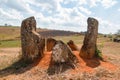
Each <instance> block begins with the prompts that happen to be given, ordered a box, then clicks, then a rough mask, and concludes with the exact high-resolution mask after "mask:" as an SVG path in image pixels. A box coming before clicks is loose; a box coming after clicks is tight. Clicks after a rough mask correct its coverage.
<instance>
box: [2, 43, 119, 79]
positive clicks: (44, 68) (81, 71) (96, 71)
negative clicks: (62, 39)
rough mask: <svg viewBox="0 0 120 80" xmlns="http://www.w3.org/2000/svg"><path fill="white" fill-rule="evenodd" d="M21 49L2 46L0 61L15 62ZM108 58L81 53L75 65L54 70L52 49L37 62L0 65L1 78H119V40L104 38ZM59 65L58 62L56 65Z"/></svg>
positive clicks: (105, 55)
mask: <svg viewBox="0 0 120 80" xmlns="http://www.w3.org/2000/svg"><path fill="white" fill-rule="evenodd" d="M20 53H21V49H20V48H0V64H2V65H4V66H3V67H7V66H6V65H5V64H9V65H12V63H13V62H15V61H17V60H18V58H19V55H20ZM102 53H103V55H104V58H105V60H106V61H105V62H103V61H100V60H98V59H92V60H87V59H86V60H85V59H82V58H80V57H79V52H78V51H74V54H75V55H76V57H77V58H78V64H77V65H76V68H74V69H73V68H69V69H68V68H62V71H61V72H60V73H57V74H56V73H53V72H54V70H57V69H54V68H51V67H50V59H51V52H45V56H44V57H43V58H42V59H41V60H40V61H36V63H34V64H31V65H29V66H27V67H25V68H20V69H8V70H3V69H2V66H0V67H1V68H0V80H119V78H120V43H113V42H105V43H104V47H103V49H102ZM57 67H59V66H57Z"/></svg>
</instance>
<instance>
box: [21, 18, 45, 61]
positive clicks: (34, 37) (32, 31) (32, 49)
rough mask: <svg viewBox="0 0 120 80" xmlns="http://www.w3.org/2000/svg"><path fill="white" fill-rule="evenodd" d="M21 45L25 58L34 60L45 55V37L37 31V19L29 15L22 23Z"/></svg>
mask: <svg viewBox="0 0 120 80" xmlns="http://www.w3.org/2000/svg"><path fill="white" fill-rule="evenodd" d="M21 46H22V57H23V59H24V60H34V59H35V58H37V57H42V56H43V51H44V46H45V39H42V38H41V36H40V35H39V34H38V33H37V32H36V20H35V18H34V17H29V18H27V19H25V20H23V21H22V24H21Z"/></svg>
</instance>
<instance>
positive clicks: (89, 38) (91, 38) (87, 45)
mask: <svg viewBox="0 0 120 80" xmlns="http://www.w3.org/2000/svg"><path fill="white" fill-rule="evenodd" d="M87 23H88V28H87V33H86V34H85V38H84V42H83V46H82V48H81V50H80V56H81V57H83V58H93V57H94V56H95V55H96V53H95V51H96V49H97V46H96V42H97V35H98V21H97V20H96V19H94V18H88V20H87Z"/></svg>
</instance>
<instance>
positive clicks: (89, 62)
mask: <svg viewBox="0 0 120 80" xmlns="http://www.w3.org/2000/svg"><path fill="white" fill-rule="evenodd" d="M73 52H74V54H75V55H76V57H77V59H78V63H77V66H76V69H72V70H70V72H72V73H73V74H74V73H77V72H88V73H93V72H95V68H97V67H103V68H105V69H106V70H110V71H114V70H116V69H117V66H115V65H114V64H112V63H110V62H107V61H105V62H104V61H100V60H99V59H96V58H94V59H82V58H81V57H79V52H78V51H73ZM50 60H51V52H45V55H44V57H43V58H42V59H41V60H40V61H39V62H36V63H35V64H36V65H37V66H39V67H40V68H43V69H48V67H49V65H50Z"/></svg>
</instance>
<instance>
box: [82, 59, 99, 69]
mask: <svg viewBox="0 0 120 80" xmlns="http://www.w3.org/2000/svg"><path fill="white" fill-rule="evenodd" d="M82 59H83V60H84V62H85V63H86V66H88V67H91V68H96V67H98V66H99V65H100V59H99V58H92V59H85V58H82Z"/></svg>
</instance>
